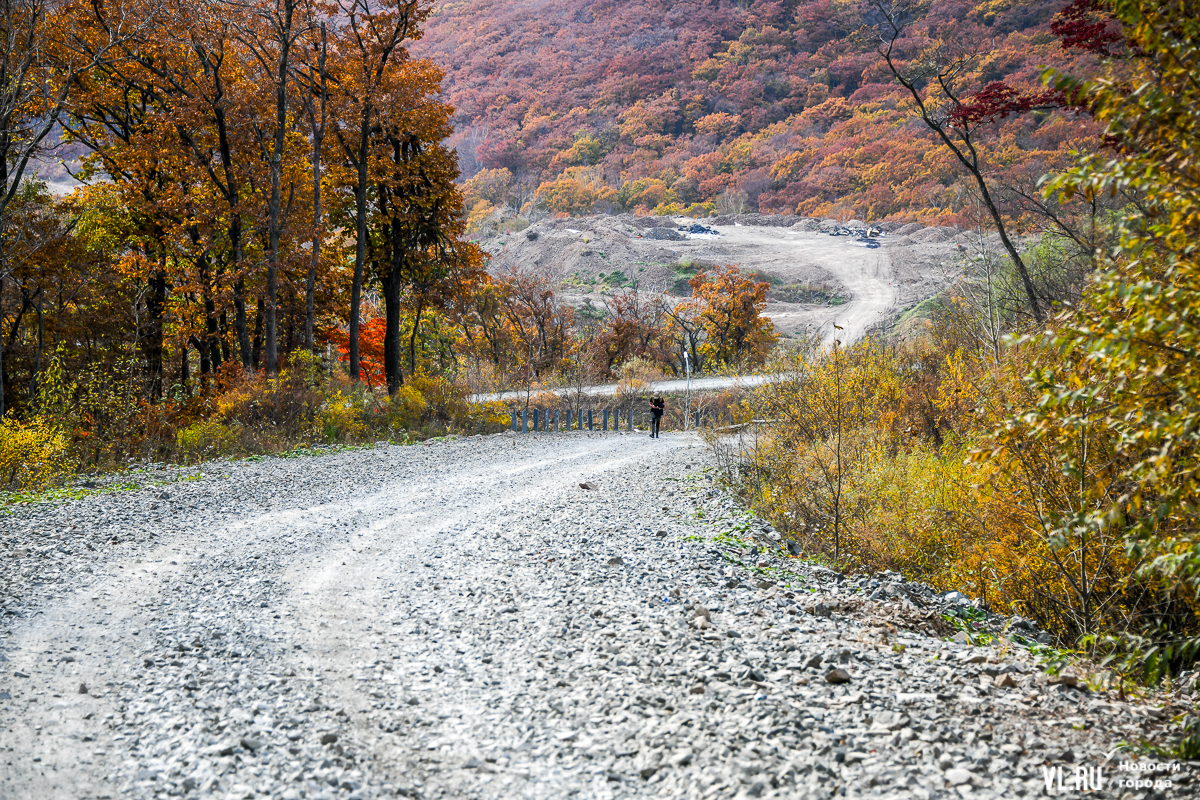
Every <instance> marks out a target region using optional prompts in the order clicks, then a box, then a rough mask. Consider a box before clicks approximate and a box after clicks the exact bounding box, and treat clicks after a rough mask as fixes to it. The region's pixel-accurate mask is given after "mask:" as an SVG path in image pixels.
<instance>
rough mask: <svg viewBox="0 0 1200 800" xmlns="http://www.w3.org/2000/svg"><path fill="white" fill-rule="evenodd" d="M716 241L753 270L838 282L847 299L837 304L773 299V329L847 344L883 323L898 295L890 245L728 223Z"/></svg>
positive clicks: (784, 278)
mask: <svg viewBox="0 0 1200 800" xmlns="http://www.w3.org/2000/svg"><path fill="white" fill-rule="evenodd" d="M721 234H722V237H723V238H724V241H723V242H721V244H720V246H721V247H722V248H724V249H726V251H727V252H728V254H729V256H730V257H731V258H733V259H737V260H738V261H739V262H740V263H743V264H745V265H747V266H748V267H750V268H752V269H761V270H762V271H763V272H766V273H767V274H768V275H773V276H776V277H778V278H779V279H780V280H781V281H783V282H784V283H793V282H797V281H811V280H813V278H812V275H813V271H814V269H815V270H818V271H819V272H820V273H823V274H824V275H827V276H828V278H827V280H831V281H832V282H834V283H836V284H840V285H841V287H842V291H843V292H844V293H845V295H847V296H848V297H849V298H850V302H848V303H846V304H844V305H841V306H812V305H805V306H790V305H786V304H782V303H776V304H774V305H772V306H770V307H768V309H767V316H768V317H769V318H770V319H771V321H772V322H774V323H775V327H776V329H778V330H780V331H783V332H793V331H798V330H804V329H808V330H811V331H813V332H815V333H819V334H820V335H821V338H822V339H824V340H825V341H826V342H831V341H833V340H834V339H837V340H840V341H841V342H842V343H843V344H852V343H853V342H856V341H858V340H859V339H861V338H862V337H863V336H864V335H865V334H866V332H867V330H868V329H869V328H871V326H873V325H876V324H878V323H880V322H883V320H884V319H885V317H887V315H888V314H889V313H890V312H891V311H893V310H894V308H895V305H896V300H897V293H896V289H895V287H894V286H893V285H892V281H893V275H892V259H891V253H892V251H893V250H899V249H901V247H902V246H901V245H898V244H897V245H893V244H892V243H890V242H887V240H886V237H885V238H884V239H883V240H882V241H883V242H885V245H884V246H881V247H880V248H878V249H868V248H866V247H862V246H859V245H856V244H855V243H854V239H852V238H851V237H847V236H828V235H825V234H822V233H807V232H801V231H797V230H793V229H791V228H770V227H759V226H750V225H743V226H732V227H724V228H722V229H721Z"/></svg>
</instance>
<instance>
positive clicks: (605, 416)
mask: <svg viewBox="0 0 1200 800" xmlns="http://www.w3.org/2000/svg"><path fill="white" fill-rule="evenodd" d="M600 430H602V431H604V432H605V433H607V432H608V409H607V408H606V409H604V422H602V423H601V427H600Z"/></svg>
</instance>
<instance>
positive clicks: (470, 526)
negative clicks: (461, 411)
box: [0, 434, 1195, 800]
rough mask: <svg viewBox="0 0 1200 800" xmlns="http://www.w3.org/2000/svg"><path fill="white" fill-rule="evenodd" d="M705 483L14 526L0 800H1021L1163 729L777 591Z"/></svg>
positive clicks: (916, 603)
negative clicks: (848, 799)
mask: <svg viewBox="0 0 1200 800" xmlns="http://www.w3.org/2000/svg"><path fill="white" fill-rule="evenodd" d="M707 465H708V456H707V451H706V450H705V449H704V448H703V447H701V446H700V445H699V443H698V442H697V441H696V440H695V439H694V438H691V437H689V436H685V435H682V434H670V435H667V436H665V437H664V438H662V439H659V440H650V439H647V438H646V437H645V436H642V435H615V434H608V435H605V436H601V435H595V436H588V435H586V434H570V435H558V436H547V435H528V436H521V437H510V436H508V435H497V436H492V437H483V438H479V437H477V438H474V439H468V440H459V441H454V442H442V443H434V444H431V445H426V446H410V447H397V446H392V447H380V448H376V449H368V450H363V451H354V452H342V453H336V454H331V455H325V456H321V457H316V458H293V459H284V458H269V459H264V460H262V461H259V462H257V463H255V462H240V463H223V462H222V463H213V464H209V465H205V466H204V468H203V470H202V472H199V473H197V472H192V473H176V474H175V475H174V476H173V478H172V480H173V481H174V482H171V483H169V484H167V485H157V486H148V487H146V488H143V489H141V490H138V491H123V492H113V493H107V494H104V493H102V494H96V495H92V496H90V497H87V498H84V499H82V500H78V501H74V502H69V503H57V504H31V505H27V506H19V507H16V508H13V509H10V512H11V513H9V514H7V515H6V516H4V517H2V518H0V525H2V530H3V537H2V538H0V543H2V545H3V547H4V550H3V552H2V553H0V555H2V556H3V560H2V561H0V564H2V565H3V573H0V578H2V579H3V581H2V583H0V602H2V603H3V608H2V613H0V626H2V627H0V798H3V800H18V799H20V800H57V798H64V800H66V799H68V798H69V799H70V800H100V799H101V798H111V799H112V800H115V799H116V798H122V800H124V798H161V797H187V798H206V799H207V798H222V800H234V799H236V800H248V799H249V798H272V800H275V799H276V798H278V799H279V800H295V799H296V798H330V799H331V798H343V799H345V800H359V799H360V798H393V797H422V798H439V797H441V798H497V799H499V798H505V800H508V799H509V798H525V797H528V798H547V799H549V798H565V797H581V798H630V797H664V798H718V797H720V798H730V797H737V798H744V797H776V798H808V797H811V798H828V797H830V796H832V795H833V794H835V793H836V794H838V795H839V796H841V795H845V796H866V795H875V794H881V795H887V796H897V797H899V796H903V797H917V798H928V797H953V798H960V797H962V796H964V794H963V792H964V791H967V790H969V792H968V793H969V794H970V796H971V797H997V798H999V797H1005V798H1008V797H1015V796H1026V795H1033V794H1036V793H1037V792H1038V791H1040V789H1039V787H1040V786H1041V785H1042V784H1043V780H1044V770H1047V769H1049V770H1054V769H1057V768H1059V767H1064V768H1065V769H1066V770H1067V773H1066V774H1067V776H1068V780H1069V779H1070V776H1071V775H1072V774H1073V772H1072V770H1073V769H1074V768H1075V767H1076V766H1079V765H1085V766H1089V767H1092V766H1101V765H1108V766H1111V764H1109V762H1107V761H1105V759H1106V758H1109V759H1111V754H1109V753H1110V751H1111V750H1112V744H1113V742H1114V741H1115V740H1116V739H1118V738H1133V737H1134V736H1135V735H1142V734H1144V733H1146V732H1148V731H1149V732H1153V730H1154V729H1155V726H1157V725H1160V724H1161V721H1160V715H1158V712H1157V710H1155V709H1147V708H1145V707H1138V706H1135V705H1130V704H1126V703H1120V702H1116V701H1115V700H1114V699H1113V698H1109V697H1104V696H1102V695H1098V694H1093V693H1089V692H1088V691H1086V689H1085V688H1078V689H1077V688H1071V687H1069V686H1067V685H1062V684H1059V685H1054V684H1052V683H1050V682H1049V681H1048V679H1047V676H1045V675H1042V674H1041V673H1040V672H1039V670H1038V669H1037V667H1036V665H1035V664H1034V663H1033V661H1032V659H1031V657H1030V656H1029V655H1028V654H1027V653H1025V651H1022V650H1020V649H1019V648H1016V649H1013V648H1005V649H993V648H990V647H970V646H967V645H963V644H957V643H954V642H951V641H948V640H945V639H943V638H941V636H940V635H939V632H941V633H945V628H944V626H945V622H944V621H943V619H942V617H941V614H942V613H944V609H945V608H946V603H948V602H951V601H950V600H949V599H947V598H942V597H940V596H937V595H935V594H933V593H931V591H930V590H928V589H927V588H923V587H918V586H912V585H909V584H905V583H903V582H902V581H900V580H899V579H898V576H887V575H883V576H876V578H874V579H863V580H861V581H853V580H844V579H843V578H841V577H840V576H837V575H835V574H833V573H831V572H829V571H828V570H822V569H820V568H817V567H812V566H805V565H803V564H800V563H799V562H796V561H791V560H788V559H787V558H785V557H783V555H782V554H781V552H780V551H779V550H778V547H777V545H775V544H773V537H772V532H771V531H770V529H769V526H766V525H765V524H763V523H761V522H759V521H757V520H755V519H753V518H750V517H748V516H747V515H745V514H744V513H743V512H742V511H741V510H740V509H738V507H737V506H736V504H735V503H734V502H733V501H732V500H730V499H729V498H728V497H727V496H726V495H725V494H724V493H723V492H722V491H721V489H720V486H719V485H718V484H717V483H715V482H714V481H713V480H712V478H713V473H712V472H711V471H708V466H707ZM581 483H586V484H587V485H588V488H582V487H581V486H580V484H581ZM1106 754H1109V755H1107V756H1106ZM1114 763H1115V762H1114ZM1110 774H1111V770H1110ZM1179 781H1191V777H1190V776H1189V775H1186V774H1185V775H1183V776H1180V777H1178V778H1177V786H1180V787H1181V788H1179V789H1178V791H1175V792H1173V793H1170V794H1168V795H1166V796H1168V797H1178V796H1194V795H1195V792H1194V788H1195V784H1193V783H1188V782H1183V783H1179ZM1142 794H1144V793H1139V794H1137V795H1135V794H1134V793H1131V792H1125V791H1123V790H1118V789H1117V788H1116V787H1115V786H1113V785H1110V786H1109V787H1108V789H1107V790H1106V791H1104V792H1100V793H1096V794H1093V795H1089V796H1099V797H1117V796H1120V797H1133V796H1141V795H1142Z"/></svg>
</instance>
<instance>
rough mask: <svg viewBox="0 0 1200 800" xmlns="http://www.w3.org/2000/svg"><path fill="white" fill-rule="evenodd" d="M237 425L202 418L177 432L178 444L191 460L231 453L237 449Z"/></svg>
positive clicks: (185, 455)
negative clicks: (232, 425)
mask: <svg viewBox="0 0 1200 800" xmlns="http://www.w3.org/2000/svg"><path fill="white" fill-rule="evenodd" d="M237 427H240V426H237ZM237 427H231V426H229V425H226V424H225V423H223V422H221V421H219V420H216V419H207V420H200V421H199V422H196V423H193V424H192V425H189V426H188V427H186V428H184V429H183V430H181V431H179V433H178V434H176V446H177V447H178V448H179V452H180V454H181V455H182V456H183V457H184V459H185V460H189V461H190V460H196V461H199V460H201V459H205V458H216V457H218V456H223V455H229V454H230V453H233V452H234V451H235V450H236V449H237V444H238V438H239V437H238V431H237Z"/></svg>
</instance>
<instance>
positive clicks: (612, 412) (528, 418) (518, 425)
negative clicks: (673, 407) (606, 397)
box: [511, 408, 700, 433]
mask: <svg viewBox="0 0 1200 800" xmlns="http://www.w3.org/2000/svg"><path fill="white" fill-rule="evenodd" d="M643 416H645V415H643ZM511 417H512V429H513V430H514V431H516V432H517V433H529V432H530V431H532V432H534V433H537V432H541V433H560V432H564V431H571V430H577V431H595V430H601V431H609V430H612V431H619V430H621V423H622V422H624V423H625V430H626V431H632V430H633V413H632V412H630V411H624V412H622V411H621V409H619V408H605V409H601V410H599V411H597V410H595V409H591V408H589V409H580V410H579V411H577V412H572V410H571V409H569V408H568V409H563V410H560V409H557V408H556V409H553V410H550V409H541V408H532V409H530V408H525V409H522V410H521V411H520V412H519V413H518V412H515V411H514V412H513V413H512V415H511ZM695 424H696V427H697V428H699V427H700V412H699V411H697V412H695ZM610 425H611V427H610ZM639 427H640V426H639Z"/></svg>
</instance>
